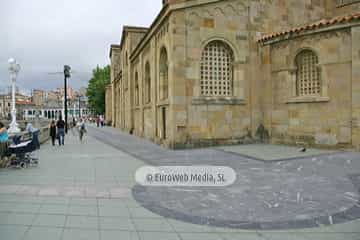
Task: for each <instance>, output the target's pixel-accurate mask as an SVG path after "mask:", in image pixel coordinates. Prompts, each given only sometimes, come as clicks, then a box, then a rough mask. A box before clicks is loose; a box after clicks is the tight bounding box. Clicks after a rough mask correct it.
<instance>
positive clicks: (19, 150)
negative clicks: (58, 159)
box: [9, 131, 40, 168]
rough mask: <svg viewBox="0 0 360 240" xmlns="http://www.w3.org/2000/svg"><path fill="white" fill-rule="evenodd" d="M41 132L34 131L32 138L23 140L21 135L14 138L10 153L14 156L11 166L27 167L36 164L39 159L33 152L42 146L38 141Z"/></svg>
mask: <svg viewBox="0 0 360 240" xmlns="http://www.w3.org/2000/svg"><path fill="white" fill-rule="evenodd" d="M38 134H39V132H38V131H37V132H33V133H32V134H31V135H32V136H31V139H30V140H26V141H21V136H16V137H14V139H13V144H11V145H10V146H9V153H10V154H11V155H13V156H15V157H14V158H13V160H12V161H11V166H14V167H21V168H27V167H29V166H36V165H37V164H38V163H39V161H38V159H37V158H34V157H32V156H31V155H32V153H33V152H34V151H35V150H37V149H39V148H40V144H39V141H38Z"/></svg>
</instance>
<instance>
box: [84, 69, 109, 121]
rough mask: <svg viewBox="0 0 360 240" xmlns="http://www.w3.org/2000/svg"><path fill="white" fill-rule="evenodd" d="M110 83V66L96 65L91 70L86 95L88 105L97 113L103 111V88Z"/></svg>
mask: <svg viewBox="0 0 360 240" xmlns="http://www.w3.org/2000/svg"><path fill="white" fill-rule="evenodd" d="M109 83H110V66H109V65H108V66H105V67H104V68H101V67H99V66H97V67H96V68H95V69H94V70H93V76H92V78H91V79H90V81H89V85H88V88H87V91H86V96H87V97H88V99H89V105H90V107H91V108H92V109H93V110H94V111H95V112H96V113H97V114H104V113H105V91H106V90H105V89H106V86H107V85H108V84H109Z"/></svg>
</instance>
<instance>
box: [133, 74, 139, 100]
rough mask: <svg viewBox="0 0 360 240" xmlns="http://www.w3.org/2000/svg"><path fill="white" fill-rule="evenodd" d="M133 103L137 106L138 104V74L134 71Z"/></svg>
mask: <svg viewBox="0 0 360 240" xmlns="http://www.w3.org/2000/svg"><path fill="white" fill-rule="evenodd" d="M134 85H135V89H134V90H135V91H134V94H135V105H136V106H138V105H139V76H138V72H135V84H134Z"/></svg>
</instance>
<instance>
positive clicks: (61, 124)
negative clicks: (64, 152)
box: [56, 116, 65, 146]
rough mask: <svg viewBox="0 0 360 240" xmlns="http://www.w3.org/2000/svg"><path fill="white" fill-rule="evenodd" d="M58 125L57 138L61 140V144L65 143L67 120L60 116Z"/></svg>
mask: <svg viewBox="0 0 360 240" xmlns="http://www.w3.org/2000/svg"><path fill="white" fill-rule="evenodd" d="M56 127H57V138H58V140H59V146H61V145H64V142H65V121H64V120H63V119H62V117H61V116H60V118H59V120H58V121H57V123H56Z"/></svg>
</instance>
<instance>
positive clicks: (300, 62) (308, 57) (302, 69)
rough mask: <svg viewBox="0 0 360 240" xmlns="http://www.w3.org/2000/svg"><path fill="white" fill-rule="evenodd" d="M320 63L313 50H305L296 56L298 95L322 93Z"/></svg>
mask: <svg viewBox="0 0 360 240" xmlns="http://www.w3.org/2000/svg"><path fill="white" fill-rule="evenodd" d="M318 63H319V59H318V57H317V55H316V54H315V53H314V52H313V51H311V50H303V51H301V52H300V53H299V54H298V55H297V56H296V59H295V64H296V69H297V70H296V92H297V95H298V96H307V95H319V94H320V92H321V85H320V70H319V68H318Z"/></svg>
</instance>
